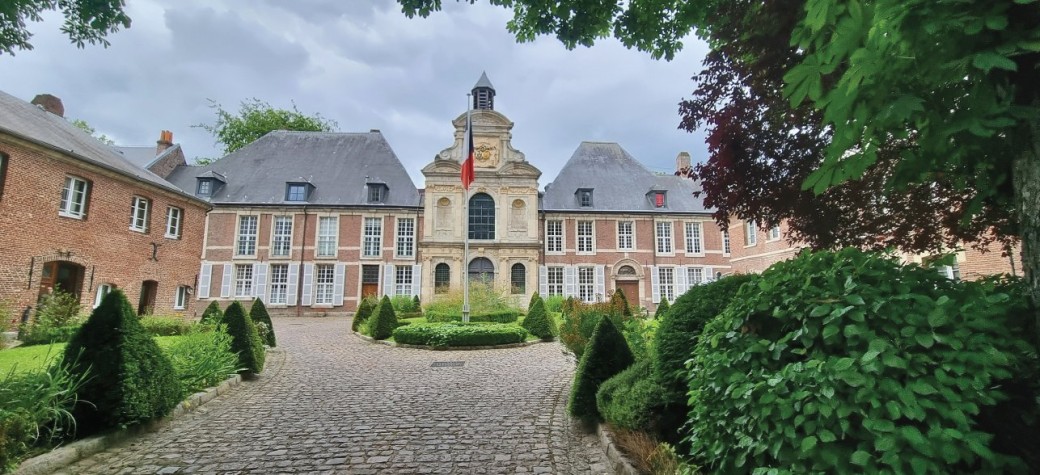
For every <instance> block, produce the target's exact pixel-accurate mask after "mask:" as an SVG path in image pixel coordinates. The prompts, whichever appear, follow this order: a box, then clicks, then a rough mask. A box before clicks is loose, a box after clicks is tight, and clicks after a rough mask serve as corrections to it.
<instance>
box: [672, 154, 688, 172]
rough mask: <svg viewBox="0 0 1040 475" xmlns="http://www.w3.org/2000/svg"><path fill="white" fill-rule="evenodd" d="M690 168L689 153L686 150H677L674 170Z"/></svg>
mask: <svg viewBox="0 0 1040 475" xmlns="http://www.w3.org/2000/svg"><path fill="white" fill-rule="evenodd" d="M687 168H690V154H689V153H687V152H679V155H678V156H677V157H675V171H677V172H679V171H683V170H685V169H687Z"/></svg>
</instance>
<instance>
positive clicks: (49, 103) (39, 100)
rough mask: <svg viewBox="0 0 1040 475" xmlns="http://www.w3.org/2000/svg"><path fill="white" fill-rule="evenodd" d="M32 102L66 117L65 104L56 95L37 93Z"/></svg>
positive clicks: (52, 112)
mask: <svg viewBox="0 0 1040 475" xmlns="http://www.w3.org/2000/svg"><path fill="white" fill-rule="evenodd" d="M32 104H33V105H34V106H37V107H39V108H40V109H43V110H45V111H47V112H50V113H51V114H54V115H56V116H58V117H65V106H63V105H62V104H61V99H58V98H57V97H56V96H52V95H50V94H37V95H36V97H34V98H33V100H32Z"/></svg>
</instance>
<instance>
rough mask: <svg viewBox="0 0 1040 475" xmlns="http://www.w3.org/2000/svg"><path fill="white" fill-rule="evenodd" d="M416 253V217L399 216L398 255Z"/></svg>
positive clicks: (408, 255) (412, 254) (404, 255)
mask: <svg viewBox="0 0 1040 475" xmlns="http://www.w3.org/2000/svg"><path fill="white" fill-rule="evenodd" d="M414 255H415V218H397V257H412V256H414Z"/></svg>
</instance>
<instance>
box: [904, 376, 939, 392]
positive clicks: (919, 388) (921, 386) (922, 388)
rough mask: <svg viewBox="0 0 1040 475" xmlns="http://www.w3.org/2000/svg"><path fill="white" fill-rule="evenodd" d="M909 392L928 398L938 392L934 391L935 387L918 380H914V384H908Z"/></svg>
mask: <svg viewBox="0 0 1040 475" xmlns="http://www.w3.org/2000/svg"><path fill="white" fill-rule="evenodd" d="M910 390H911V391H913V392H915V393H917V394H920V395H922V396H929V395H932V394H935V393H938V392H939V391H937V390H936V389H935V386H932V385H931V384H929V383H928V382H926V381H924V380H920V379H917V380H914V382H912V383H910Z"/></svg>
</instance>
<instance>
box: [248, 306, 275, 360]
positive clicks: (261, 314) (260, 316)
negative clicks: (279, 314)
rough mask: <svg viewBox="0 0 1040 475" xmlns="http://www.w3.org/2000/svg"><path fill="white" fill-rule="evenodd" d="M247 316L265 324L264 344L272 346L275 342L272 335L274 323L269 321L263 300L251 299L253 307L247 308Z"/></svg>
mask: <svg viewBox="0 0 1040 475" xmlns="http://www.w3.org/2000/svg"><path fill="white" fill-rule="evenodd" d="M249 318H250V319H252V320H253V323H259V324H263V325H265V326H267V332H266V333H265V336H266V338H264V340H266V341H264V344H266V345H267V346H270V347H271V348H274V347H275V345H276V344H277V341H275V337H274V324H273V323H271V315H270V314H268V313H267V306H265V305H264V301H263V300H260V299H253V307H252V308H250V309H249Z"/></svg>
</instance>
